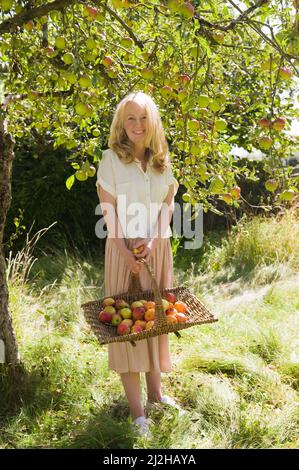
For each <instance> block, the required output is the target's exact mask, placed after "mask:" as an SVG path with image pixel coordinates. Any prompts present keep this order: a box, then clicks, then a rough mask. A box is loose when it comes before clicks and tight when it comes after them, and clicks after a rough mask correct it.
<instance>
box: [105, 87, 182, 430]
mask: <svg viewBox="0 0 299 470" xmlns="http://www.w3.org/2000/svg"><path fill="white" fill-rule="evenodd" d="M108 146H109V149H107V150H105V151H104V152H103V158H102V160H101V162H100V165H99V168H98V172H97V191H98V195H99V199H100V203H101V207H102V210H103V214H104V218H105V222H106V225H107V230H108V237H107V241H106V248H105V296H111V295H113V294H118V293H121V292H126V291H127V290H128V286H129V281H130V275H131V273H134V274H136V275H137V274H138V275H139V279H140V283H141V286H142V289H144V290H146V289H151V285H150V279H149V277H148V273H147V271H146V269H145V268H144V267H143V266H142V263H141V262H140V261H138V259H139V258H145V259H146V260H147V261H148V263H149V264H150V266H151V267H152V269H153V272H154V273H155V277H156V279H157V282H158V285H159V287H160V288H167V287H173V258H172V251H171V245H170V240H169V236H170V235H171V230H170V227H169V223H170V221H171V217H172V213H173V209H174V196H175V194H176V192H177V190H178V186H179V184H178V182H177V181H176V179H175V178H174V177H173V175H172V170H171V165H170V161H169V155H168V145H167V141H166V138H165V134H164V130H163V126H162V122H161V117H160V114H159V111H158V109H157V106H156V105H155V103H154V101H153V100H152V98H151V97H150V96H149V95H147V94H145V93H142V92H136V93H131V94H129V95H128V96H126V97H125V98H124V99H123V100H121V102H120V103H119V104H118V106H117V108H116V111H115V114H114V118H113V121H112V124H111V129H110V137H109V141H108ZM142 246H143V249H142V251H141V252H140V253H139V254H137V255H134V254H133V252H132V250H133V248H138V247H139V248H140V247H142ZM108 358H109V368H110V369H112V370H115V371H116V372H118V373H119V374H120V376H121V380H122V383H123V386H124V389H125V393H126V396H127V399H128V402H129V406H130V412H131V416H132V419H133V422H134V423H135V424H136V425H137V426H139V430H140V431H141V432H142V433H144V434H146V433H147V431H148V421H147V419H146V418H145V413H144V408H143V405H142V399H141V398H142V397H141V385H140V373H141V372H144V373H145V374H146V383H147V394H148V403H149V404H150V403H155V402H163V403H167V404H169V405H173V406H176V405H175V402H173V401H172V400H171V399H170V398H169V397H167V396H163V395H162V391H161V372H170V371H171V359H170V353H169V341H168V335H162V336H157V337H154V338H148V339H144V340H140V341H137V342H136V347H133V346H132V345H131V344H130V343H129V342H121V343H112V344H109V345H108Z"/></svg>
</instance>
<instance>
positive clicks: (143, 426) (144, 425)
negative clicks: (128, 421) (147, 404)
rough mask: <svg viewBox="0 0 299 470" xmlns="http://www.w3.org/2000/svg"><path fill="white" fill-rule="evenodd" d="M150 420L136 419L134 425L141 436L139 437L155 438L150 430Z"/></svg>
mask: <svg viewBox="0 0 299 470" xmlns="http://www.w3.org/2000/svg"><path fill="white" fill-rule="evenodd" d="M149 424H150V420H149V419H146V417H145V416H139V418H136V419H134V421H133V425H134V427H135V429H136V431H137V433H138V434H139V436H142V437H146V438H147V439H151V438H152V437H153V436H152V434H151V432H150V430H149Z"/></svg>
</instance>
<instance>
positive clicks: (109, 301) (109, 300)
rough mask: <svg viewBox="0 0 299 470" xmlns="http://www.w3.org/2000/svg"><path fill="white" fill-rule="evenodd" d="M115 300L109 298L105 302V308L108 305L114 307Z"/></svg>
mask: <svg viewBox="0 0 299 470" xmlns="http://www.w3.org/2000/svg"><path fill="white" fill-rule="evenodd" d="M114 304H115V300H114V299H113V298H112V297H107V298H106V299H104V300H103V306H104V307H105V306H106V305H114Z"/></svg>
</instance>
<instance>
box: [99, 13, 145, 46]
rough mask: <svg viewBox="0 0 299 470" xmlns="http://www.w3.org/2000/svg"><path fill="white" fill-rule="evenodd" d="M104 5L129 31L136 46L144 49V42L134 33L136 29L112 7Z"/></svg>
mask: <svg viewBox="0 0 299 470" xmlns="http://www.w3.org/2000/svg"><path fill="white" fill-rule="evenodd" d="M102 7H103V8H104V10H106V11H108V13H109V14H110V15H111V16H112V17H113V18H115V19H116V20H117V21H118V22H119V23H120V24H121V25H122V27H123V28H124V29H125V30H126V31H127V32H128V34H129V35H130V37H131V38H132V39H133V41H134V42H135V44H136V46H138V47H140V49H143V48H144V44H143V42H142V41H141V40H140V39H138V38H137V36H136V35H135V34H134V31H133V30H132V29H131V28H130V26H128V25H127V24H126V22H125V21H124V20H123V19H122V18H121V17H120V16H119V15H118V14H117V13H116V12H115V11H113V10H112V9H111V8H110V7H108V6H107V5H102Z"/></svg>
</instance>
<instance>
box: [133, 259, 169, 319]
mask: <svg viewBox="0 0 299 470" xmlns="http://www.w3.org/2000/svg"><path fill="white" fill-rule="evenodd" d="M139 261H140V262H141V263H142V264H143V265H144V266H145V268H146V270H147V272H148V274H149V277H150V280H151V284H152V290H153V291H154V299H155V305H156V308H155V320H154V321H155V327H159V326H164V325H166V324H167V320H166V315H165V313H164V309H163V304H162V296H161V292H160V289H159V286H158V283H157V281H156V278H155V276H154V273H153V271H152V268H151V267H150V265H149V264H148V262H147V261H146V260H145V258H139Z"/></svg>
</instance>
